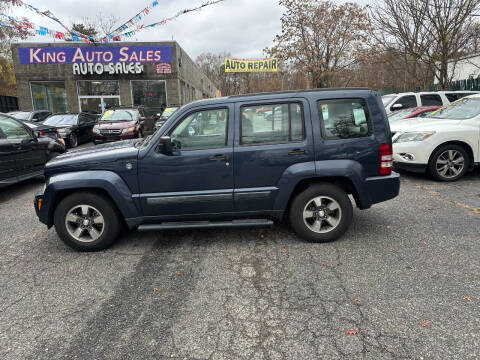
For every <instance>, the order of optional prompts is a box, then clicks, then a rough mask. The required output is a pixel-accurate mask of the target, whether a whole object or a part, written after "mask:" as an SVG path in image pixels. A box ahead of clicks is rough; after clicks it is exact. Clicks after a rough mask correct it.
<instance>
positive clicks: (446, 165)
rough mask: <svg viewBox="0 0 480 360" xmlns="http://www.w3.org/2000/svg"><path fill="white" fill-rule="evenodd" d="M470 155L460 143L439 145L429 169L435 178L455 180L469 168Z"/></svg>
mask: <svg viewBox="0 0 480 360" xmlns="http://www.w3.org/2000/svg"><path fill="white" fill-rule="evenodd" d="M469 160H470V158H469V156H468V154H467V152H466V151H465V149H464V148H463V147H461V146H459V145H455V144H447V145H444V146H441V147H439V148H438V149H437V150H435V152H434V153H433V155H432V158H431V159H430V163H429V165H428V171H429V173H430V175H432V177H433V178H434V179H435V180H438V181H455V180H458V179H460V178H461V177H462V176H463V175H465V173H466V172H467V170H468V167H469Z"/></svg>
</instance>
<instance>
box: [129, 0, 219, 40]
mask: <svg viewBox="0 0 480 360" xmlns="http://www.w3.org/2000/svg"><path fill="white" fill-rule="evenodd" d="M223 1H225V0H210V1H207V2H205V3H203V4H202V5H199V6H197V7H194V8H190V9H185V10H180V11H179V12H177V13H176V14H175V15H173V16H171V17H168V18H165V19H163V20H161V21H158V22H155V23H153V24H150V25H138V26H137V28H136V29H134V30H131V31H128V32H125V33H122V34H120V37H131V36H133V35H134V34H135V33H137V32H139V31H140V30H143V29H147V28H153V27H156V26H162V25H165V24H166V23H167V22H169V21H172V20H175V19H176V18H178V17H179V16H181V15H184V14H187V13H190V12H193V11H200V10H202V9H203V8H204V7H206V6H210V5H215V4H218V3H221V2H223ZM124 29H128V27H127V28H124Z"/></svg>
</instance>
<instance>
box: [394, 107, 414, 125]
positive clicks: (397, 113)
mask: <svg viewBox="0 0 480 360" xmlns="http://www.w3.org/2000/svg"><path fill="white" fill-rule="evenodd" d="M415 111H417V110H415V109H405V110H399V111H395V112H394V113H392V114H391V115H390V116H389V117H388V121H390V122H392V121H397V120H402V119H405V118H406V117H407V116H408V115H411V114H413V113H414V112H415Z"/></svg>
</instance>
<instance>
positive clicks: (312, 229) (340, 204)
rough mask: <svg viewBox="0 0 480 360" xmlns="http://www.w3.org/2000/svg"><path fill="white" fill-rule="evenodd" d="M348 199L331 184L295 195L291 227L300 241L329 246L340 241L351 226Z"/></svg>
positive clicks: (321, 185) (351, 212)
mask: <svg viewBox="0 0 480 360" xmlns="http://www.w3.org/2000/svg"><path fill="white" fill-rule="evenodd" d="M352 216H353V209H352V203H351V201H350V199H349V198H348V195H347V194H346V193H345V191H343V190H342V189H341V188H339V187H338V186H335V185H333V184H317V185H312V186H310V187H309V188H307V189H306V190H305V191H303V192H302V193H300V194H298V195H297V196H296V197H295V199H294V200H293V202H292V206H291V207H290V224H291V225H292V227H293V230H294V231H295V232H296V233H297V235H299V236H300V237H302V238H304V239H305V240H307V241H311V242H329V241H334V240H336V239H338V238H339V237H341V236H342V235H343V234H344V233H345V232H346V231H347V229H348V227H349V226H350V223H351V222H352Z"/></svg>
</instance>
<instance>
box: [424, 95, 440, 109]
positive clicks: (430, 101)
mask: <svg viewBox="0 0 480 360" xmlns="http://www.w3.org/2000/svg"><path fill="white" fill-rule="evenodd" d="M420 99H421V100H422V106H438V105H440V106H441V105H442V98H441V97H440V95H437V94H426V95H420Z"/></svg>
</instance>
